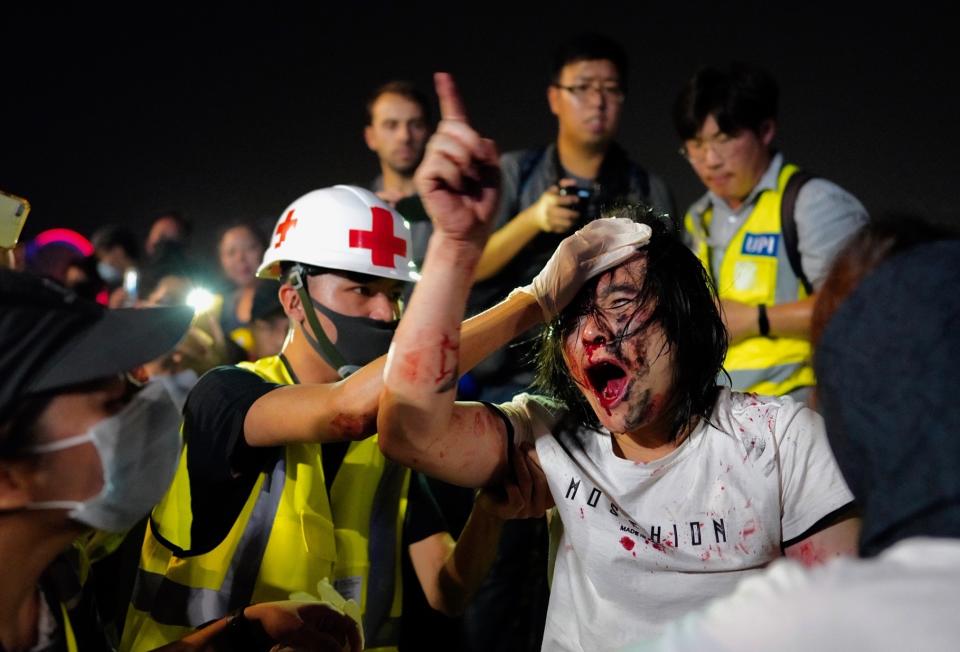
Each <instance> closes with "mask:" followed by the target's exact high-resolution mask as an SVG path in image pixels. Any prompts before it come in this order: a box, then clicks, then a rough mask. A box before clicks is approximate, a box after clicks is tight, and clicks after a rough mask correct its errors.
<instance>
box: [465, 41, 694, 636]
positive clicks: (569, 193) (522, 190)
mask: <svg viewBox="0 0 960 652" xmlns="http://www.w3.org/2000/svg"><path fill="white" fill-rule="evenodd" d="M626 84H627V56H626V53H625V52H624V51H623V49H622V48H621V47H620V46H619V45H618V44H617V43H615V42H613V41H611V40H610V39H608V38H606V37H604V36H600V35H593V34H590V35H581V36H578V37H576V38H574V39H572V40H570V41H568V42H565V43H563V44H561V45H560V47H559V48H558V50H557V51H556V53H555V55H554V59H553V66H552V73H551V79H550V85H549V86H548V88H547V101H548V103H549V106H550V111H551V112H552V113H553V114H554V115H555V116H556V117H557V127H558V128H557V138H556V141H555V142H552V143H550V144H549V145H546V146H544V147H536V148H532V149H527V150H522V151H515V152H509V153H507V154H504V155H503V156H502V157H501V160H500V169H501V181H502V184H501V198H500V204H499V208H498V210H497V213H496V214H495V216H494V228H495V230H496V231H495V232H494V233H493V235H492V236H491V237H490V239H489V241H488V242H487V245H486V248H485V249H484V252H483V256H482V258H481V259H480V262H479V263H478V265H477V272H476V278H477V280H478V282H477V283H476V285H475V286H474V288H473V290H472V292H471V296H470V303H469V306H468V310H469V311H470V312H471V313H475V312H478V311H480V310H482V309H485V308H488V307H490V306H491V305H493V304H494V303H496V302H498V301H499V300H500V299H502V298H503V297H504V296H506V295H507V293H508V292H509V291H510V290H512V289H513V288H514V287H516V286H517V284H524V283H528V282H530V280H531V279H533V277H534V276H535V275H536V273H537V272H538V271H539V270H540V269H541V268H542V267H543V266H544V264H546V262H547V260H548V259H549V258H550V255H551V254H552V253H553V252H554V250H555V249H556V247H557V245H558V244H559V243H560V241H561V240H562V239H563V238H564V237H565V236H566V235H567V234H569V233H572V232H573V231H574V230H576V229H577V228H579V227H581V226H583V224H585V223H586V222H588V221H590V220H593V219H595V218H597V217H599V213H600V210H601V208H604V207H609V206H611V205H614V204H616V203H620V202H624V201H630V202H637V201H643V202H646V203H649V204H651V205H652V206H653V207H654V208H655V209H657V211H658V212H661V213H666V214H669V215H671V216H674V215H675V211H674V204H673V198H672V196H671V194H670V191H669V189H668V188H667V186H666V184H665V183H664V182H663V181H662V180H661V179H660V177H658V176H656V175H654V174H651V173H650V172H648V171H647V170H645V169H644V168H643V167H641V166H640V165H637V164H636V163H635V162H633V161H631V160H630V158H629V157H628V155H627V153H626V152H625V151H624V149H623V148H621V147H620V146H619V145H617V143H616V142H615V141H614V137H615V136H616V133H617V127H618V126H619V124H620V118H621V115H622V111H623V106H624V100H625V98H626ZM529 359H530V356H529V355H527V350H526V348H524V347H523V346H517V344H516V343H514V345H512V346H508V347H505V348H504V349H501V350H500V351H499V352H498V353H497V354H495V355H493V356H490V357H489V358H487V359H486V360H485V361H484V362H483V363H481V365H480V366H479V367H477V368H475V369H474V370H473V371H472V372H471V374H469V375H468V378H467V381H466V382H462V383H461V385H460V388H461V390H462V392H463V391H464V390H465V391H466V393H462V394H461V398H465V399H473V398H477V399H479V400H484V401H491V402H495V403H496V402H502V401H508V400H510V399H511V398H512V397H513V396H514V395H516V394H517V393H518V392H521V391H523V389H524V388H525V387H527V386H528V385H529V384H530V382H531V381H532V379H533V373H532V372H533V369H532V364H531V363H530V362H529ZM471 380H472V381H474V383H470V382H469V381H471ZM546 553H547V537H546V527H545V522H544V519H537V520H533V519H530V520H526V521H524V522H523V523H520V522H516V523H510V524H508V526H507V528H506V529H505V531H504V535H503V537H502V539H501V543H500V550H499V556H498V559H497V561H496V562H495V565H494V567H493V569H492V571H491V573H490V576H489V578H488V581H487V583H486V584H485V585H484V587H482V588H481V590H480V593H479V594H478V595H477V598H476V600H475V601H474V603H473V605H471V607H470V608H469V609H468V612H467V615H466V616H467V618H466V622H467V627H468V634H469V636H468V638H469V639H470V640H471V641H472V643H471V645H472V646H473V647H472V649H477V650H479V649H507V648H509V649H524V650H539V649H540V637H541V636H542V633H543V622H544V618H545V614H546V604H547V585H546V577H545V573H544V571H543V569H544V567H545V562H546Z"/></svg>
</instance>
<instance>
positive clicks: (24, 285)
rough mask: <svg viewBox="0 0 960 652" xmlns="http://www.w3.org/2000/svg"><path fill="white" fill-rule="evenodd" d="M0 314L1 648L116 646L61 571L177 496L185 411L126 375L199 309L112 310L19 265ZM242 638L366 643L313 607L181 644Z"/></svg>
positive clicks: (240, 618) (169, 342)
mask: <svg viewBox="0 0 960 652" xmlns="http://www.w3.org/2000/svg"><path fill="white" fill-rule="evenodd" d="M0 306H2V308H0V578H2V580H0V652H12V651H14V650H86V649H97V650H101V649H109V645H108V642H107V641H105V640H103V638H102V631H101V628H100V627H99V625H98V623H97V622H95V618H94V617H93V616H92V615H91V614H89V613H86V612H82V613H79V612H77V611H74V610H72V609H71V610H70V611H68V609H67V607H66V606H65V605H64V604H63V602H62V601H63V600H64V596H63V595H62V590H61V589H62V585H61V584H60V583H58V582H54V581H53V580H54V578H53V577H52V575H51V572H50V571H51V566H52V564H53V563H54V561H55V560H57V558H58V556H60V555H61V553H63V552H64V551H65V550H66V549H68V548H69V547H70V545H71V543H72V542H73V541H75V540H76V539H77V538H78V537H79V536H81V535H83V534H85V533H86V532H88V531H89V530H90V529H91V528H93V529H95V530H100V531H106V532H116V533H124V532H126V531H127V530H129V529H130V528H131V527H133V526H134V525H135V524H136V523H137V522H138V521H139V520H140V519H141V518H142V517H143V516H144V515H145V514H146V513H147V512H148V511H149V510H150V508H151V507H152V506H153V505H154V503H155V502H156V501H157V500H158V499H159V498H160V496H162V494H163V492H164V491H165V490H166V488H167V486H168V484H169V482H170V480H171V478H172V477H173V473H174V470H175V468H176V465H177V460H178V458H179V454H180V435H179V432H178V428H179V421H180V415H179V413H178V411H177V410H176V408H175V407H174V406H173V403H172V402H171V401H170V399H169V398H168V396H167V394H166V392H165V391H164V390H163V388H162V387H161V386H160V385H156V384H150V385H147V386H145V387H143V388H142V389H141V388H139V387H137V386H136V385H134V384H132V383H131V382H130V381H128V380H127V379H126V376H125V375H124V372H126V371H129V370H131V369H133V368H135V367H137V366H139V365H141V364H143V363H144V362H146V361H148V360H152V359H155V358H157V357H158V356H160V355H162V354H163V353H165V352H166V351H168V350H169V349H171V348H172V347H173V346H174V345H175V344H176V343H177V341H178V340H179V339H180V337H181V336H182V335H183V334H184V332H185V331H186V329H187V326H188V325H189V322H190V319H191V316H192V310H190V309H189V308H185V307H177V308H158V309H150V310H147V309H144V310H132V309H131V310H115V311H107V310H104V309H103V308H101V307H100V306H97V305H96V304H93V303H89V302H86V301H83V300H81V299H79V298H77V297H76V296H75V295H73V294H72V293H71V292H69V291H67V290H63V289H60V288H59V287H57V286H55V285H53V284H52V283H49V282H46V281H42V280H40V279H37V278H32V277H29V276H26V275H22V274H18V273H15V272H10V271H7V270H0ZM113 579H114V581H116V578H113ZM89 620H93V622H88V621H89ZM321 630H323V631H321ZM238 640H242V641H243V642H244V643H243V645H242V647H243V649H247V647H246V646H247V645H248V644H250V643H251V642H253V641H256V640H259V641H260V646H262V647H263V648H264V649H268V648H269V647H271V646H272V645H273V644H274V643H275V642H277V641H288V642H293V643H294V644H298V645H302V646H305V647H306V648H309V649H331V650H340V649H344V647H345V646H348V647H349V646H351V645H352V646H353V649H358V647H359V640H358V638H357V634H356V630H355V627H354V626H353V623H352V621H350V620H349V618H347V617H346V616H341V615H340V614H338V613H336V612H334V611H332V610H330V609H328V608H327V607H325V606H324V605H321V604H312V605H311V604H301V603H270V604H263V605H255V606H250V607H246V609H243V608H242V606H241V609H239V610H238V611H237V613H236V614H234V615H233V616H231V617H230V618H228V619H224V620H222V621H219V622H217V623H215V624H212V625H211V626H209V627H207V628H205V629H204V630H201V631H199V632H198V633H196V634H193V635H191V636H189V637H187V638H185V639H184V640H183V641H180V642H177V643H174V644H172V646H168V647H170V648H171V649H184V650H193V649H211V650H221V649H241V648H240V647H237V645H236V641H238ZM256 647H257V646H256V645H255V647H254V648H252V649H255V648H256Z"/></svg>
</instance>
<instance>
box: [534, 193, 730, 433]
mask: <svg viewBox="0 0 960 652" xmlns="http://www.w3.org/2000/svg"><path fill="white" fill-rule="evenodd" d="M606 215H608V216H617V217H628V218H630V219H632V220H634V221H635V222H639V223H641V224H646V225H648V226H649V227H650V228H651V229H652V231H653V234H652V236H651V238H650V242H649V243H648V244H647V245H646V246H645V247H644V248H643V249H642V250H641V253H640V255H642V256H644V258H645V259H646V271H645V275H644V278H643V283H642V285H641V288H640V292H639V294H638V295H637V300H636V308H635V310H637V311H640V310H644V309H645V308H647V307H651V308H652V309H651V310H650V313H649V317H647V318H646V319H645V320H644V321H643V322H642V323H641V324H640V325H639V327H638V329H637V330H636V331H634V333H636V332H638V331H642V330H644V329H647V328H649V327H650V326H652V325H654V324H658V325H659V326H660V327H661V328H662V329H663V332H664V336H665V337H666V341H667V346H669V347H670V350H671V351H672V353H673V374H672V376H673V377H672V379H671V381H672V382H671V390H670V398H669V400H668V402H667V404H666V406H665V409H666V410H667V412H669V413H670V414H671V415H672V416H671V432H672V435H673V437H674V438H675V437H677V436H678V435H679V434H680V432H681V431H682V430H683V428H685V427H686V426H687V425H688V424H689V423H690V421H691V420H692V419H693V418H695V417H701V418H704V419H708V418H709V417H710V414H711V412H712V411H713V406H714V403H715V402H716V399H717V393H718V391H719V388H718V387H717V376H718V375H719V374H720V373H721V372H722V369H723V359H724V357H725V356H726V353H727V330H726V328H725V327H724V325H723V320H722V319H721V317H720V313H719V311H718V310H717V304H716V288H715V287H714V285H713V282H712V281H711V280H710V277H709V276H708V275H707V273H706V270H704V268H703V265H702V264H701V263H700V261H699V260H698V259H697V257H696V256H695V255H694V254H693V252H691V251H690V250H689V249H688V248H687V247H686V246H685V245H684V244H683V243H682V242H681V241H680V240H679V239H678V238H677V237H676V236H675V235H674V231H673V229H672V227H671V225H670V224H669V222H668V220H667V219H666V218H664V217H658V216H655V214H654V212H653V210H652V209H651V208H649V207H648V206H645V205H638V204H632V205H628V206H621V207H619V208H616V209H612V210H610V211H608V212H607V213H606ZM598 282H599V277H598V278H595V279H593V280H591V281H590V282H589V283H587V284H586V285H585V286H584V287H583V288H582V289H581V290H580V292H579V293H577V296H576V298H575V299H574V300H573V302H571V304H570V305H569V306H567V308H566V309H564V310H563V311H562V312H561V313H560V314H559V315H558V316H557V317H556V318H555V319H554V320H553V321H551V322H550V324H549V325H548V326H547V327H546V328H545V329H544V330H543V332H542V333H541V336H540V342H539V348H538V352H537V378H536V381H535V384H536V386H537V387H538V389H540V390H542V391H544V392H546V393H547V394H549V395H551V396H553V397H555V398H557V399H560V400H561V401H563V402H564V403H566V405H567V406H568V407H569V408H570V412H571V418H572V419H574V420H576V421H577V422H578V425H583V426H588V427H592V428H595V429H598V428H599V427H600V423H599V420H598V419H597V416H596V414H595V413H594V412H593V409H592V408H591V407H590V404H589V403H588V402H587V400H586V398H585V397H584V395H583V392H582V391H581V388H580V387H579V386H578V385H577V383H576V381H574V379H573V378H572V377H571V375H570V371H569V369H568V368H567V364H566V362H565V361H564V359H563V342H564V339H565V338H566V336H568V335H569V334H570V333H571V332H572V330H573V329H575V328H579V326H580V324H581V321H582V320H581V318H582V317H583V316H585V315H587V314H589V313H591V312H592V311H595V310H597V308H596V305H595V303H594V296H595V293H596V289H597V283H598ZM631 334H633V333H631Z"/></svg>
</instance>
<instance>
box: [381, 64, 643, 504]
mask: <svg viewBox="0 0 960 652" xmlns="http://www.w3.org/2000/svg"><path fill="white" fill-rule="evenodd" d="M437 94H438V95H439V96H440V105H441V114H442V115H443V118H444V119H443V120H442V121H441V123H440V125H439V127H438V128H437V132H436V134H435V135H434V136H433V138H432V139H431V141H430V144H429V145H428V146H427V154H426V156H425V157H424V160H423V162H422V163H421V165H420V167H419V168H418V170H417V174H416V182H417V189H418V191H419V194H420V197H421V198H422V199H423V202H424V206H425V208H426V209H427V212H428V213H429V214H430V216H431V218H432V220H433V224H434V233H433V236H432V237H431V239H430V242H429V244H428V246H427V254H426V258H425V260H424V265H423V275H422V278H421V280H420V282H419V283H418V284H417V287H416V288H415V289H414V292H413V296H412V297H411V300H410V305H409V308H408V310H407V313H406V315H405V316H404V318H403V319H402V320H401V322H400V326H399V328H398V329H397V333H396V335H395V336H394V339H393V344H392V345H391V350H390V353H389V354H388V358H389V361H388V363H387V366H386V370H385V372H384V378H385V382H384V390H383V393H382V394H381V397H380V414H379V418H378V426H379V443H380V448H381V450H382V451H383V452H384V454H386V455H387V456H388V457H390V458H392V459H394V460H396V461H398V462H400V463H401V464H404V465H406V466H410V467H412V468H414V469H417V470H420V471H423V472H424V473H427V474H428V475H431V476H434V477H437V478H440V479H442V480H445V481H446V482H450V483H452V484H458V485H461V486H467V487H479V486H485V485H487V484H488V483H490V482H491V481H493V480H495V479H497V478H498V477H499V476H500V474H501V473H502V472H503V471H504V469H505V468H506V462H507V456H506V446H507V444H506V427H505V425H504V423H503V421H502V420H501V419H500V418H499V417H497V416H496V415H494V414H492V413H491V412H490V410H488V409H487V408H486V407H485V406H482V405H480V404H455V403H454V395H455V389H456V383H457V379H458V377H459V374H460V372H462V371H464V370H465V369H466V368H469V367H470V366H471V365H473V364H475V363H476V362H477V361H479V359H480V357H481V355H480V354H481V353H483V352H484V351H486V352H487V353H489V352H492V351H493V350H495V349H497V348H499V347H500V346H501V345H503V344H506V343H507V342H508V341H510V340H511V339H513V337H514V336H516V335H517V334H519V333H520V332H522V331H523V330H526V328H528V327H529V326H531V325H532V324H533V323H535V322H536V321H538V320H539V319H542V318H547V319H549V318H552V317H553V316H555V315H556V314H557V313H558V312H559V311H560V310H561V309H562V308H563V307H564V306H565V305H566V304H567V303H568V302H569V301H570V300H572V298H573V296H574V295H575V294H576V292H577V291H578V290H579V288H580V287H581V286H582V285H583V283H584V282H585V281H586V280H587V279H588V278H590V277H591V276H593V275H595V274H597V273H600V272H601V271H603V270H604V269H609V268H610V267H612V266H614V265H616V264H619V263H620V262H623V261H624V260H626V259H628V258H630V257H631V256H633V255H634V254H635V253H636V250H637V246H639V245H641V244H642V243H643V242H645V239H644V238H648V237H649V228H648V227H645V226H641V225H637V224H634V223H632V222H630V221H629V220H611V219H605V220H596V221H594V222H591V223H590V224H588V225H587V226H586V227H584V228H583V229H582V230H581V231H578V232H577V233H576V234H574V235H572V236H570V237H568V238H567V239H566V240H564V241H563V242H562V243H561V244H560V246H559V247H558V248H557V251H556V252H555V253H554V255H553V257H551V259H550V261H549V262H548V263H547V265H546V266H545V267H544V269H543V271H541V272H540V274H538V275H537V277H536V278H535V279H534V281H533V283H532V284H531V285H530V286H527V287H525V288H522V290H523V291H522V292H514V293H512V294H511V295H510V296H509V297H508V298H507V300H506V301H504V302H503V303H501V304H499V305H498V306H495V307H494V308H492V309H491V310H489V311H487V312H486V313H483V314H481V315H479V316H477V317H476V318H475V320H471V321H470V322H469V326H468V327H467V328H465V330H464V333H463V340H462V341H461V333H460V328H459V325H460V320H461V319H462V317H463V313H464V310H465V308H466V300H467V293H468V292H469V289H470V285H471V283H472V280H473V272H474V269H475V266H476V262H477V260H478V259H479V257H480V252H481V251H482V248H483V244H484V242H485V239H486V236H487V232H488V231H489V225H490V216H491V214H492V211H493V207H494V205H495V204H496V191H495V189H493V188H489V187H487V186H485V185H484V180H487V179H491V178H498V177H497V176H496V175H491V174H490V172H489V171H488V170H489V169H490V168H492V169H493V170H494V171H495V169H496V165H497V159H496V154H495V151H494V147H493V145H492V143H489V141H484V140H483V139H481V138H480V137H479V135H478V134H477V133H476V132H475V131H473V130H472V129H471V128H470V126H469V125H468V124H467V122H466V118H465V113H464V111H463V108H462V105H461V104H460V100H459V97H458V96H457V95H456V90H455V89H454V87H453V84H452V80H450V79H449V77H448V76H444V75H438V76H437ZM477 342H480V343H481V344H480V346H477V345H476V343H477ZM461 345H463V353H464V355H463V358H461ZM461 365H462V366H461Z"/></svg>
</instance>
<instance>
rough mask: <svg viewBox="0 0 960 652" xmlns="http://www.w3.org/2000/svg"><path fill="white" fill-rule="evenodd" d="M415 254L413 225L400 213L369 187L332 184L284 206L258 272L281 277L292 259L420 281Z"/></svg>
mask: <svg viewBox="0 0 960 652" xmlns="http://www.w3.org/2000/svg"><path fill="white" fill-rule="evenodd" d="M412 253H413V252H412V242H411V239H410V225H409V224H408V223H407V221H406V220H404V219H403V218H402V217H401V216H400V213H398V212H397V211H395V210H393V209H392V208H390V206H388V205H387V204H386V203H384V202H383V201H382V200H381V199H380V198H379V197H377V196H376V195H374V194H373V193H372V192H370V191H369V190H364V189H363V188H358V187H357V186H344V185H341V186H333V187H332V188H323V189H321V190H314V191H313V192H308V193H307V194H306V195H304V196H303V197H300V198H299V199H297V200H296V201H295V202H293V203H292V204H290V205H289V206H288V207H287V209H286V210H285V211H283V214H282V215H281V216H280V219H279V220H277V226H276V228H275V229H274V231H273V237H272V238H271V239H270V245H269V247H267V251H266V252H265V253H264V254H263V263H262V264H261V265H260V268H259V269H258V270H257V276H259V277H260V278H272V279H278V278H280V263H281V262H292V263H303V264H306V265H313V266H315V267H325V268H328V269H342V270H347V271H350V272H360V273H361V274H370V275H372V276H383V277H386V278H395V279H397V280H400V281H416V280H417V279H419V278H420V276H419V274H417V270H416V266H415V265H414V264H413V262H412V261H411V260H410V256H411V254H412Z"/></svg>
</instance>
